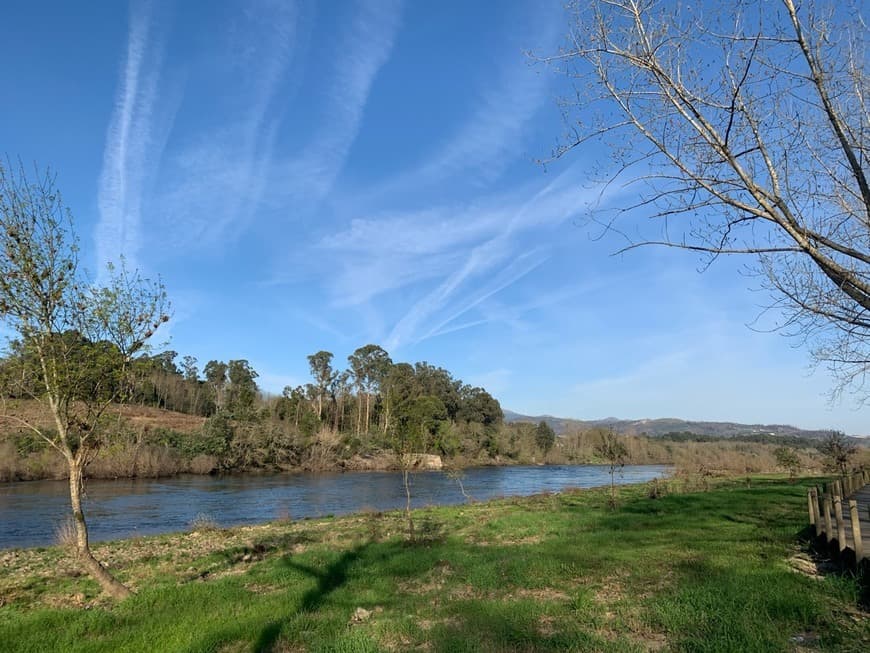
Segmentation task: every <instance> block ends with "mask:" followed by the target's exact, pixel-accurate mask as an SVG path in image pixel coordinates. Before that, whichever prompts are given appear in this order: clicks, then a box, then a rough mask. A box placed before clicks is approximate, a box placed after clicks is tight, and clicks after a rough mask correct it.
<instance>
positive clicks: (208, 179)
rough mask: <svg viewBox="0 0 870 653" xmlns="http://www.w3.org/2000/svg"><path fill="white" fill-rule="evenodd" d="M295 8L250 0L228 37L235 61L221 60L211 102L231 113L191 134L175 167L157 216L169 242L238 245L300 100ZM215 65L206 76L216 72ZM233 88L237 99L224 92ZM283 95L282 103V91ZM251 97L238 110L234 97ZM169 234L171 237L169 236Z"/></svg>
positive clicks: (167, 175)
mask: <svg viewBox="0 0 870 653" xmlns="http://www.w3.org/2000/svg"><path fill="white" fill-rule="evenodd" d="M301 20H303V17H302V16H301V14H300V10H299V8H298V6H297V5H296V4H295V3H290V2H288V3H276V2H255V3H253V4H251V3H248V6H246V7H245V11H243V12H242V14H241V18H240V19H239V20H238V21H237V22H236V23H235V24H234V25H233V28H232V32H231V33H230V34H229V36H228V37H227V38H228V40H229V42H230V43H229V45H228V46H226V47H227V49H228V50H229V51H230V52H231V57H227V56H226V55H215V56H214V57H213V59H214V60H215V61H218V62H220V64H221V68H222V70H220V71H219V72H218V74H219V76H220V77H222V78H223V81H222V83H221V85H220V86H219V87H218V90H217V91H212V93H213V97H210V98H208V102H209V103H212V104H214V105H215V106H218V107H227V106H229V108H230V109H229V111H228V112H226V113H224V114H222V115H223V116H225V117H224V118H223V120H222V121H221V122H219V123H218V124H217V125H213V124H210V123H209V122H208V120H206V125H207V127H204V128H203V129H201V130H200V131H199V132H198V133H197V132H195V133H194V135H193V136H191V137H189V140H188V142H186V143H184V144H182V145H180V146H179V147H178V148H177V149H176V150H175V151H174V152H173V155H172V157H171V158H170V160H169V161H168V162H167V166H166V171H165V172H164V175H163V180H164V182H165V184H164V186H163V188H162V192H161V194H160V195H159V197H158V199H157V201H156V202H155V206H154V207H153V209H154V210H153V213H154V215H155V217H157V219H160V220H162V221H163V229H162V230H161V238H162V240H163V241H164V242H168V243H173V242H174V243H178V244H179V245H183V246H185V247H190V246H191V245H192V244H196V245H197V246H200V247H202V246H208V245H211V244H215V243H222V242H225V241H227V240H228V239H229V240H231V239H232V237H233V236H235V235H237V234H238V233H240V232H241V231H242V230H243V229H244V227H245V226H246V225H247V224H248V223H249V222H250V220H251V218H252V216H253V215H254V214H255V213H256V211H257V210H258V208H259V207H260V203H261V200H262V198H263V195H264V193H265V192H266V189H267V186H268V180H269V176H270V168H271V165H272V162H273V161H272V159H273V149H274V142H275V138H276V135H277V132H278V129H279V127H280V124H281V122H282V120H283V117H284V113H285V111H286V104H287V101H288V100H289V99H290V97H291V96H292V88H293V83H292V80H291V81H288V79H287V76H288V70H289V69H290V68H291V66H292V65H293V62H294V58H295V57H297V56H303V54H304V47H300V46H299V43H300V41H301V40H304V39H303V38H302V37H300V35H299V31H300V30H299V23H300V21H301ZM216 72H217V71H215V70H213V69H211V68H209V69H207V70H202V71H199V73H200V75H202V76H203V77H209V76H213V75H215V73H216ZM225 89H232V96H233V97H232V98H230V97H228V96H226V95H224V90H225ZM280 91H283V93H282V94H281V100H282V101H281V102H279V101H278V94H279V92H280ZM239 97H243V98H245V102H244V104H242V105H241V106H239V105H238V103H237V102H236V101H234V98H239ZM167 236H169V237H167Z"/></svg>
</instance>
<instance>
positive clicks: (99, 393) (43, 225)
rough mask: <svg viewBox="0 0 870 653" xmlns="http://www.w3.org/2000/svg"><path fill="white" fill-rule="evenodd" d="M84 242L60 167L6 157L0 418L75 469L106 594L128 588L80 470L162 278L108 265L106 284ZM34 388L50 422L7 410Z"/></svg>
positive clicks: (121, 390)
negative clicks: (83, 263) (64, 194)
mask: <svg viewBox="0 0 870 653" xmlns="http://www.w3.org/2000/svg"><path fill="white" fill-rule="evenodd" d="M77 253H78V245H77V240H76V238H75V236H74V234H73V230H72V223H71V219H70V217H69V213H68V211H67V209H66V208H65V206H64V205H63V202H62V200H61V197H60V193H59V192H58V190H57V188H56V187H55V180H54V177H53V176H52V175H51V174H50V173H48V172H46V173H44V174H40V173H39V171H38V170H37V171H36V174H35V177H34V178H33V179H32V180H29V179H28V177H27V175H26V174H25V172H24V170H23V167H21V166H19V168H18V170H17V171H11V170H9V169H6V168H4V167H3V166H2V164H0V319H2V320H3V321H4V322H5V324H6V325H7V326H8V327H10V328H11V329H12V330H13V331H14V332H16V333H17V334H18V337H19V338H20V339H19V340H16V341H14V342H13V343H12V346H11V349H12V350H13V352H14V354H15V356H14V361H15V365H16V370H15V374H13V375H9V377H8V379H7V383H8V384H9V385H10V386H11V387H7V388H2V389H0V390H3V392H0V396H2V397H3V410H2V412H0V418H3V419H7V420H11V421H13V422H16V423H18V424H19V425H20V426H22V427H24V428H27V429H29V430H31V431H33V432H34V433H35V434H37V435H38V436H39V437H41V438H42V439H43V440H45V441H46V442H47V443H48V444H49V445H50V446H52V447H53V448H54V449H56V450H57V451H58V452H59V453H60V454H61V455H62V456H63V458H64V460H66V462H67V466H68V469H69V493H70V503H71V508H72V516H73V527H74V530H75V547H76V553H77V555H78V557H79V559H80V560H81V562H82V563H83V565H84V566H85V568H86V569H87V571H88V572H89V573H90V574H91V575H92V576H93V577H94V578H95V579H96V580H97V581H98V582H99V584H100V586H101V587H102V588H103V590H104V591H106V592H107V593H108V594H110V595H112V596H114V597H116V598H123V597H125V596H127V595H128V594H129V590H128V589H127V588H126V587H125V586H124V585H123V584H121V583H120V582H119V581H118V580H116V579H115V578H114V576H112V574H110V573H109V572H108V570H106V568H105V567H103V565H101V564H100V563H99V561H97V560H96V558H94V556H93V554H92V553H91V549H90V545H89V542H88V528H87V523H86V521H85V515H84V510H83V508H82V498H83V494H84V475H85V470H86V469H87V466H88V464H89V463H90V461H91V460H92V459H93V456H94V454H95V453H96V451H97V450H98V449H99V447H100V445H101V443H103V442H104V441H105V439H106V438H107V437H109V436H110V435H111V431H110V427H111V424H110V421H109V420H108V419H107V418H108V411H109V409H110V408H111V407H112V405H113V404H116V403H117V402H119V401H123V400H125V399H127V398H128V397H129V394H130V387H131V386H130V376H129V370H130V364H131V362H132V360H133V355H134V354H135V353H136V352H141V351H143V348H144V347H145V343H146V341H147V340H148V339H149V338H150V337H151V336H152V335H153V334H154V332H155V331H156V330H157V329H158V328H159V327H160V326H161V325H162V324H163V323H164V322H166V321H167V320H168V319H169V317H168V313H167V311H168V302H167V299H166V292H165V290H164V288H163V285H162V284H161V283H160V282H159V281H158V282H151V281H148V280H146V279H143V278H141V277H140V276H139V275H138V274H136V273H130V272H128V271H127V270H126V269H125V268H124V267H123V266H121V267H120V268H117V269H116V268H113V267H111V266H110V268H109V281H108V283H107V284H106V285H105V286H96V285H92V284H90V283H88V282H87V280H86V279H85V278H84V277H83V275H82V273H81V272H80V270H79V267H78V256H77ZM9 394H14V396H19V397H21V396H24V397H28V396H29V397H31V398H32V399H35V400H37V401H39V402H41V403H42V404H43V405H44V406H46V408H47V412H48V413H49V414H50V415H51V417H52V421H53V425H52V427H44V426H43V425H42V424H40V423H39V422H31V421H28V420H26V419H24V418H22V417H19V416H16V415H14V414H11V412H10V411H7V410H6V399H5V398H6V397H7V396H8V395H9Z"/></svg>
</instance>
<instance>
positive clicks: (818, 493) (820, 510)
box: [815, 485, 825, 536]
mask: <svg viewBox="0 0 870 653" xmlns="http://www.w3.org/2000/svg"><path fill="white" fill-rule="evenodd" d="M824 496H825V494H824V492H822V488H821V487H820V486H818V485H817V486H816V489H815V497H816V517H818V519H817V522H818V523H817V524H816V535H819V536H821V535H822V533H824V532H825V518H824V515H825V499H824Z"/></svg>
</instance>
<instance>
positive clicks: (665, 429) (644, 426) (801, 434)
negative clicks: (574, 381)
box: [504, 410, 865, 439]
mask: <svg viewBox="0 0 870 653" xmlns="http://www.w3.org/2000/svg"><path fill="white" fill-rule="evenodd" d="M504 418H505V421H507V422H531V423H534V424H537V423H538V422H541V421H544V422H546V423H547V424H549V425H550V426H551V427H552V428H553V430H554V431H555V432H556V434H557V435H561V434H563V433H567V432H569V431H574V430H584V429H593V428H602V427H603V428H612V429H613V430H614V431H615V432H616V433H620V434H624V435H648V436H650V437H661V436H663V435H666V434H668V433H685V432H687V433H693V434H695V435H706V436H711V437H718V438H734V437H739V436H748V435H770V436H781V437H797V438H809V439H821V438H824V437H825V436H826V435H828V433H830V431H812V430H806V429H800V428H798V427H796V426H789V425H787V424H738V423H736V422H695V421H691V420H684V419H676V418H672V417H664V418H660V419H634V420H629V419H618V418H616V417H607V418H605V419H595V420H579V419H570V418H566V417H553V416H552V415H521V414H520V413H515V412H513V411H510V410H505V411H504ZM857 437H865V436H863V435H859V436H857Z"/></svg>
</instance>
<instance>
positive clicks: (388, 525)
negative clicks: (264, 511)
mask: <svg viewBox="0 0 870 653" xmlns="http://www.w3.org/2000/svg"><path fill="white" fill-rule="evenodd" d="M715 485H716V487H715V488H714V489H712V490H711V491H708V492H690V493H679V494H678V493H670V494H666V495H665V496H661V497H660V498H657V499H651V498H649V488H648V487H646V486H632V487H628V488H623V489H622V490H620V497H619V507H618V508H617V509H616V510H610V509H609V507H608V501H607V497H608V494H607V491H606V490H587V491H576V492H565V493H562V494H558V495H538V496H534V497H528V498H519V499H508V500H497V501H492V502H488V503H484V504H472V505H463V506H454V507H448V508H431V509H423V510H418V511H415V512H414V520H415V534H416V536H415V539H414V541H409V539H408V537H407V532H406V529H407V525H406V521H405V518H404V515H403V514H402V513H400V512H391V513H376V512H370V513H363V514H356V515H352V516H349V517H345V518H339V519H320V520H311V521H307V520H303V521H297V522H289V521H283V522H274V523H271V524H268V525H263V526H249V527H240V528H233V529H226V530H222V529H213V528H211V527H210V526H209V524H208V523H203V524H200V525H199V526H198V528H197V530H195V531H193V532H189V533H181V534H174V535H166V536H159V537H148V538H137V539H133V540H126V541H118V542H111V543H104V544H99V545H97V546H96V547H95V548H96V554H97V557H98V558H100V559H102V560H105V561H106V562H107V564H109V565H110V566H111V567H112V568H113V569H114V570H116V571H117V572H118V575H119V577H120V578H121V579H122V580H123V581H124V582H126V583H128V584H130V585H131V586H132V587H133V588H134V589H135V590H136V592H137V593H136V595H135V596H134V597H133V598H131V599H129V600H127V601H125V602H123V603H120V604H117V605H113V604H111V603H109V602H107V601H106V599H104V598H102V597H101V596H100V595H99V594H98V593H97V588H96V586H95V585H94V584H93V583H92V582H91V581H90V580H89V579H88V578H86V577H83V576H81V575H80V574H79V572H78V571H77V570H76V568H75V566H74V565H73V564H72V562H71V561H69V560H68V559H67V557H66V555H65V554H64V552H63V550H62V549H59V548H56V547H52V548H47V549H29V550H14V551H9V552H5V553H3V554H0V597H2V603H3V605H2V607H0V642H3V643H4V644H3V645H4V647H6V648H8V650H10V651H34V650H41V651H42V650H63V651H140V650H189V651H207V650H221V651H244V650H327V649H329V650H344V651H374V650H403V651H404V650H411V649H415V648H419V649H422V650H436V651H447V650H459V649H461V650H483V651H507V650H511V651H513V650H536V651H541V650H565V649H571V650H590V651H631V650H636V651H642V650H698V651H720V650H730V651H738V650H739V651H757V650H765V651H794V650H837V651H848V650H856V651H857V650H866V647H867V646H868V645H870V631H868V622H870V620H868V619H867V618H866V617H867V614H866V613H865V612H863V611H862V610H861V608H860V607H859V606H858V604H857V602H858V595H859V588H858V586H857V584H856V582H855V581H854V580H852V579H850V578H849V577H841V576H836V575H828V576H824V575H819V574H816V573H807V572H806V569H807V568H808V561H807V558H808V556H807V552H806V550H805V547H806V544H805V543H804V542H803V541H802V540H801V533H802V531H804V526H805V523H806V515H805V514H804V513H805V501H806V498H805V486H804V485H803V484H802V483H798V484H789V483H787V482H785V481H783V480H776V479H753V480H752V482H751V484H750V485H751V486H750V487H747V484H746V482H745V479H743V480H741V481H739V482H738V481H717V482H716V484H715ZM660 489H661V488H660ZM672 489H676V488H672ZM798 568H800V569H804V571H800V570H799V569H798ZM809 568H812V565H811V564H810V565H809Z"/></svg>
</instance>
